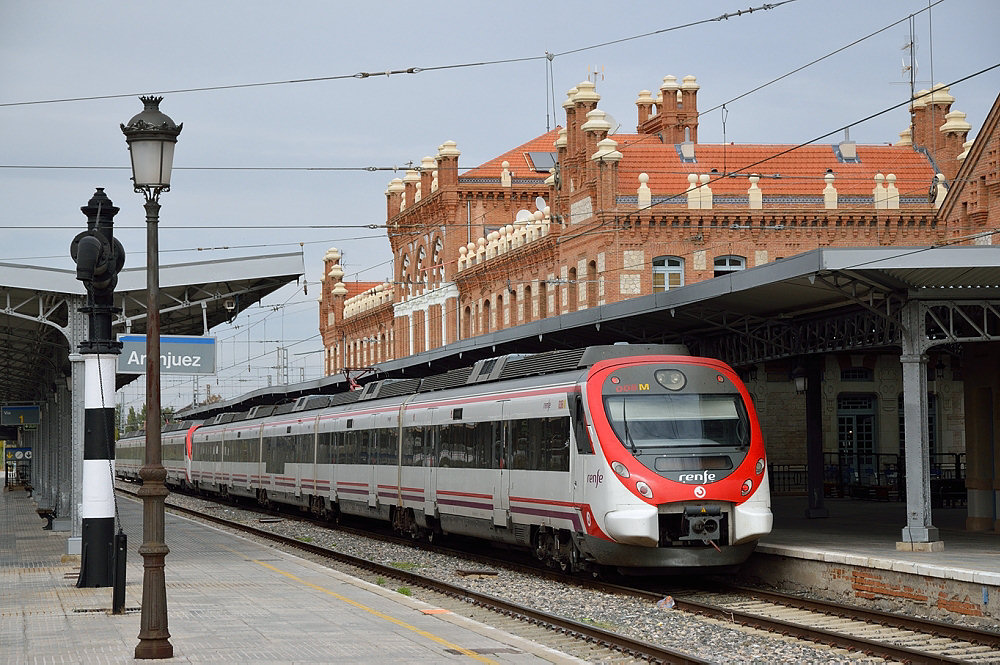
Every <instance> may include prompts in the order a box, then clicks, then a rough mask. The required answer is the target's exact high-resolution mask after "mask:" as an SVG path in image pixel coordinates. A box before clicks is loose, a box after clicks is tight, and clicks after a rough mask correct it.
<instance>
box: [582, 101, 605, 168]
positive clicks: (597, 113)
mask: <svg viewBox="0 0 1000 665" xmlns="http://www.w3.org/2000/svg"><path fill="white" fill-rule="evenodd" d="M607 115H608V114H607V113H605V112H604V111H602V110H601V109H596V108H595V109H594V110H593V111H590V112H588V113H587V122H585V123H583V125H581V126H580V130H581V131H582V132H583V151H584V154H586V155H587V156H588V158H589V159H588V160H587V162H586V164H587V166H586V178H585V182H591V181H593V180H594V179H595V178H596V177H597V174H598V168H597V165H596V164H595V163H594V161H593V155H594V153H596V152H597V145H598V143H599V142H600V141H602V140H603V139H605V138H607V136H608V132H609V131H611V123H610V122H608V120H607Z"/></svg>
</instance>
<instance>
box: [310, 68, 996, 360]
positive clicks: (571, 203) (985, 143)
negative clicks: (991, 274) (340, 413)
mask: <svg viewBox="0 0 1000 665" xmlns="http://www.w3.org/2000/svg"><path fill="white" fill-rule="evenodd" d="M699 89H700V86H699V84H698V83H697V82H696V81H695V79H694V77H691V76H689V77H685V78H684V79H682V80H681V82H678V81H677V79H676V78H674V77H672V76H668V77H666V78H664V80H663V83H662V85H660V86H659V90H658V93H657V95H656V96H654V95H653V94H652V93H650V92H648V91H642V92H640V93H639V97H638V100H637V101H636V106H637V110H638V123H637V125H638V126H637V133H636V134H613V135H610V136H609V132H610V131H613V130H614V128H612V127H611V123H610V122H609V121H608V119H607V116H606V115H605V114H604V112H603V111H601V110H600V109H599V108H598V103H599V101H600V95H598V94H597V91H596V87H595V85H594V84H593V83H592V82H590V81H585V82H582V83H580V84H578V85H577V86H576V87H575V88H572V89H571V90H570V91H569V93H568V95H567V98H566V100H565V101H564V102H563V109H564V111H565V115H566V119H565V126H564V127H560V128H557V129H555V130H553V131H551V132H547V133H546V134H543V135H541V136H539V137H537V138H534V139H532V140H530V141H528V142H526V143H525V144H523V145H521V146H518V147H517V148H514V149H513V150H510V151H508V152H505V153H503V154H501V155H498V156H497V157H496V158H494V159H492V160H490V161H488V162H486V163H484V164H482V165H480V166H479V167H476V168H473V169H470V170H468V171H466V172H464V173H463V174H461V176H460V175H459V171H458V161H459V156H460V155H461V152H460V151H459V149H458V147H457V146H456V144H455V143H454V142H452V141H446V142H445V143H443V144H442V145H441V146H439V148H438V151H437V154H436V156H434V157H424V158H423V159H422V160H421V161H420V167H419V168H414V169H411V170H409V171H407V172H406V174H405V175H404V177H402V178H396V179H394V180H392V181H391V182H390V183H389V186H388V188H387V190H386V210H387V226H388V236H389V242H390V246H391V248H392V252H393V255H394V264H393V266H394V267H393V277H392V279H391V280H390V281H388V282H386V283H384V284H377V283H351V282H342V281H341V280H342V278H343V270H342V269H341V268H339V258H340V257H339V252H335V250H331V252H329V253H328V254H327V257H326V259H325V268H324V274H325V275H326V277H325V279H324V283H323V292H322V296H321V301H320V317H319V318H320V331H321V333H322V337H323V343H324V346H325V347H326V349H327V353H326V359H327V368H326V371H327V372H328V373H335V372H338V371H340V369H341V368H342V367H344V366H345V365H346V366H353V365H357V364H359V363H364V362H369V363H372V362H374V363H377V362H380V361H384V360H390V359H394V358H400V357H405V356H407V355H410V354H412V353H419V352H422V351H426V350H428V349H431V348H435V347H438V346H441V345H444V344H448V343H451V342H454V341H456V340H460V339H464V338H468V337H470V336H474V335H479V334H483V333H486V332H489V331H493V330H497V329H500V328H506V327H509V326H514V325H519V324H523V323H527V322H531V321H537V320H539V319H541V318H546V317H549V316H554V315H558V314H562V313H565V312H569V311H576V310H579V309H584V308H587V307H594V306H597V305H600V304H606V303H612V302H616V301H618V300H621V299H624V298H630V297H634V296H638V295H643V294H647V293H650V292H652V291H653V289H654V281H655V280H656V279H659V278H660V277H662V275H654V272H655V270H654V265H653V261H654V259H656V258H657V257H675V258H679V259H680V260H681V266H680V268H679V270H681V274H680V275H679V277H680V279H677V280H675V282H673V283H677V284H691V283H694V282H698V281H701V280H705V279H711V278H712V277H714V276H715V260H716V259H717V258H719V257H736V259H742V262H740V261H737V262H736V265H742V266H745V267H753V266H757V265H761V264H763V263H766V262H768V261H774V260H777V259H780V258H785V257H789V256H793V255H795V254H799V253H802V252H805V251H808V250H812V249H816V248H818V247H830V246H866V247H869V246H870V247H878V246H892V245H903V246H914V245H933V244H940V243H943V242H954V241H958V242H968V243H970V244H971V243H977V242H978V243H991V242H992V241H993V240H992V235H988V233H989V232H990V231H991V230H996V228H997V226H998V222H997V215H998V214H1000V203H998V201H1000V196H998V194H997V188H998V186H1000V179H998V176H997V159H998V158H997V155H998V146H997V136H996V134H997V131H996V116H997V115H998V111H997V109H996V107H995V108H994V111H993V112H992V113H991V115H990V118H989V119H988V120H987V123H986V126H985V127H984V129H983V131H982V132H980V135H979V137H978V138H977V140H976V142H975V143H974V144H972V145H969V144H968V143H967V142H966V138H967V135H968V132H969V129H970V127H969V125H968V123H967V122H965V117H964V114H961V113H960V112H957V111H952V108H951V107H952V103H953V102H954V98H952V97H951V95H950V94H949V93H948V90H947V88H944V87H941V86H936V87H935V88H934V91H933V92H928V93H926V94H923V95H917V96H916V98H915V100H914V103H913V106H912V117H913V122H912V125H911V128H910V129H909V130H908V133H907V132H903V134H901V136H902V137H903V140H901V141H900V142H899V143H898V144H897V145H855V144H853V143H850V142H849V141H844V142H842V143H840V144H838V145H834V146H831V145H809V146H804V147H802V148H799V149H795V150H792V149H791V148H792V147H793V146H787V145H707V144H699V143H698V131H697V130H698V120H697V119H698V110H697V96H698V90H699ZM553 163H555V164H556V165H555V167H554V168H553V167H552V164H553ZM938 173H941V174H942V177H941V178H940V179H939V184H936V181H935V178H936V176H937V174H938ZM938 205H940V206H942V209H941V211H940V214H939V211H938V210H937V207H938ZM333 254H336V256H333ZM670 284H671V283H670V282H668V283H667V285H668V286H669V285H670ZM658 288H662V286H660V287H658Z"/></svg>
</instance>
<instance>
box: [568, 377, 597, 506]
mask: <svg viewBox="0 0 1000 665" xmlns="http://www.w3.org/2000/svg"><path fill="white" fill-rule="evenodd" d="M567 397H568V399H569V413H570V429H571V431H572V434H573V445H572V446H571V450H570V467H569V475H570V478H571V479H572V480H571V482H572V495H573V503H575V504H576V505H578V506H586V505H588V504H593V503H594V502H593V501H592V499H593V498H595V497H596V496H599V495H600V494H599V490H600V489H601V487H600V485H601V481H603V480H604V479H603V477H602V476H603V472H602V470H601V460H600V459H599V456H598V455H596V454H594V444H593V442H594V441H596V440H597V437H596V435H595V433H594V431H593V428H592V427H591V426H590V424H589V421H588V419H587V415H586V410H585V409H584V400H583V397H582V394H581V393H579V392H577V393H570V394H569V395H568V396H567ZM588 494H592V495H591V496H588Z"/></svg>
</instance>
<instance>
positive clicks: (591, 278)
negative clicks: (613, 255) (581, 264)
mask: <svg viewBox="0 0 1000 665" xmlns="http://www.w3.org/2000/svg"><path fill="white" fill-rule="evenodd" d="M587 307H597V262H596V261H591V262H590V263H588V264H587Z"/></svg>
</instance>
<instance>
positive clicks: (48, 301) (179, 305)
mask: <svg viewBox="0 0 1000 665" xmlns="http://www.w3.org/2000/svg"><path fill="white" fill-rule="evenodd" d="M303 274H304V261H303V257H302V253H301V252H297V253H286V254H273V255H270V256H260V257H249V258H232V259H224V260H214V261H199V262H193V263H182V264H175V265H161V266H160V332H161V334H171V335H202V334H206V332H207V331H209V330H211V329H212V328H213V327H214V326H216V325H218V324H220V323H223V322H226V321H231V320H233V318H235V317H236V315H237V314H239V313H240V312H241V311H243V310H245V309H246V308H247V307H250V306H251V305H253V304H255V303H257V302H259V301H260V300H261V299H262V298H263V297H265V296H266V295H268V294H269V293H272V292H274V291H276V290H277V289H279V288H281V287H282V286H284V285H285V284H288V283H290V282H293V281H297V280H298V279H299V277H301V276H302V275H303ZM85 304H86V290H85V289H84V287H83V284H82V283H81V282H79V281H77V279H76V271H75V269H74V270H64V269H57V268H45V267H38V266H25V265H15V264H10V263H0V403H3V404H10V403H38V402H44V401H46V400H47V399H48V398H49V396H51V395H52V393H53V392H55V390H56V387H57V385H58V382H60V381H61V382H68V377H69V376H70V375H71V369H70V361H69V354H70V352H71V350H72V351H73V352H75V351H76V348H73V347H75V346H77V345H78V343H79V342H80V341H82V340H84V339H86V338H87V334H88V333H87V317H86V315H84V314H81V313H79V311H78V310H79V308H80V307H82V306H84V305H85ZM115 306H116V307H120V308H121V309H122V312H121V313H120V314H117V315H115V321H114V332H115V333H116V334H120V333H125V332H129V333H132V334H140V335H141V334H145V332H146V268H145V266H140V267H136V268H126V269H124V270H123V271H122V272H121V273H120V274H119V280H118V286H117V288H116V289H115ZM134 378H135V377H134V376H127V375H119V377H118V386H117V387H121V385H123V384H124V383H126V382H128V381H131V380H133V379H134ZM64 385H67V384H66V383H64Z"/></svg>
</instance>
